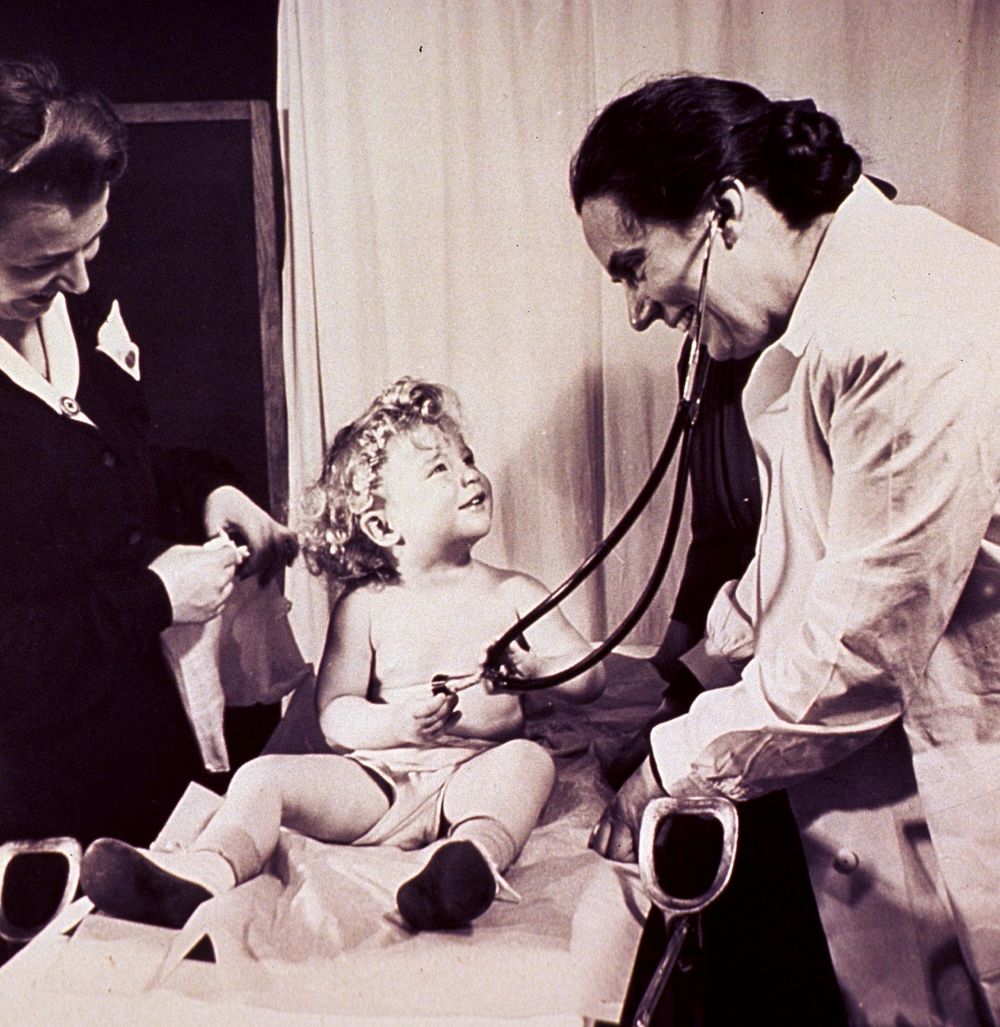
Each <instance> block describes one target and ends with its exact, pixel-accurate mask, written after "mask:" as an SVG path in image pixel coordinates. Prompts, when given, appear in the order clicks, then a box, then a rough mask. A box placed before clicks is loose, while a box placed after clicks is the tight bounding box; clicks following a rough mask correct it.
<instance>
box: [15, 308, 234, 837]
mask: <svg viewBox="0 0 1000 1027" xmlns="http://www.w3.org/2000/svg"><path fill="white" fill-rule="evenodd" d="M82 299H86V298H82ZM70 314H71V320H72V321H73V325H74V331H75V332H76V337H77V344H78V348H79V350H80V365H81V367H80V385H79V389H78V392H77V398H78V400H79V403H80V405H81V407H82V409H83V410H84V412H85V413H87V415H88V416H89V417H90V418H91V419H92V420H93V421H94V423H95V424H96V425H98V428H97V429H95V428H93V427H91V426H89V425H87V424H82V423H77V422H74V421H73V420H71V419H70V418H68V417H63V416H60V415H59V414H57V413H55V412H54V411H53V410H52V409H51V408H49V407H48V406H46V405H45V404H44V403H42V402H41V401H40V400H39V399H37V398H36V397H34V396H32V395H30V394H29V393H27V392H25V391H23V390H22V389H20V388H18V387H17V386H15V385H14V384H13V383H12V382H10V381H9V380H8V379H7V378H6V377H5V376H3V375H0V482H2V488H0V524H2V534H0V702H2V703H3V712H2V713H0V840H7V839H10V838H27V837H38V836H47V835H56V834H67V835H72V836H75V837H77V838H79V839H80V840H81V841H82V842H84V843H85V842H87V841H89V840H90V839H92V838H94V837H96V836H99V835H102V834H108V835H115V836H118V837H122V838H126V839H128V840H131V841H134V842H140V843H141V842H148V841H149V840H151V838H152V837H153V836H154V834H155V833H156V831H157V829H158V828H159V827H160V826H161V825H162V823H163V821H164V820H165V818H166V816H167V814H168V813H169V812H170V810H171V808H172V807H173V805H174V803H175V802H176V800H177V799H178V797H179V796H180V794H181V793H182V791H183V789H184V787H185V785H186V783H187V782H188V781H189V780H190V779H191V778H192V777H194V776H196V775H197V774H198V772H199V769H200V761H199V759H198V751H197V747H196V745H195V742H194V736H193V733H192V731H191V728H190V726H189V725H188V722H187V719H186V717H185V715H184V711H183V707H182V706H181V702H180V699H179V696H178V691H177V687H176V685H175V683H174V681H173V679H172V677H171V675H170V673H169V671H168V669H167V667H166V664H165V662H164V659H163V656H162V654H161V650H160V641H159V633H160V631H161V630H163V629H164V628H165V627H167V626H168V625H169V624H170V621H171V608H170V602H169V599H168V597H167V593H166V590H165V589H164V587H163V584H162V582H161V581H160V579H159V578H158V577H157V576H156V575H155V574H154V573H153V572H152V571H150V570H149V569H148V564H149V563H150V561H151V560H152V559H154V558H155V557H156V556H157V555H158V554H159V553H161V552H162V551H163V550H164V549H165V548H167V547H168V546H169V545H170V544H172V543H173V542H175V541H179V540H181V539H182V538H184V539H185V540H187V541H200V539H199V538H194V537H192V536H193V535H196V534H197V533H198V532H199V531H200V528H199V527H198V518H199V513H200V508H201V505H202V504H203V502H204V498H205V497H206V496H207V494H208V492H210V491H211V489H212V488H214V487H216V486H217V485H219V484H221V483H222V482H223V481H225V480H226V475H225V473H224V472H223V470H222V469H221V468H219V467H217V466H213V465H212V463H211V461H208V462H205V461H203V460H201V459H200V458H198V457H196V456H195V455H194V454H184V453H180V454H178V453H173V454H161V453H158V452H157V451H156V450H155V449H153V448H152V447H151V446H150V444H149V441H148V426H149V420H148V416H147V412H146V408H145V405H144V403H143V398H142V390H141V388H140V385H139V383H138V382H136V381H135V380H134V379H133V378H132V377H131V376H129V375H128V374H126V373H125V372H124V371H123V370H122V369H121V368H119V367H118V366H117V365H116V364H115V363H114V361H112V360H111V359H110V358H109V357H108V356H106V355H105V354H102V353H98V352H97V351H96V350H95V345H96V333H97V329H98V327H99V326H100V324H102V323H103V320H104V315H105V314H106V308H105V309H104V310H101V309H95V308H94V307H93V305H92V304H88V303H79V302H74V301H71V303H70ZM182 483H183V484H182Z"/></svg>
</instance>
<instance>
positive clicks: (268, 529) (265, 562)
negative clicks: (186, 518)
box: [204, 485, 299, 585]
mask: <svg viewBox="0 0 1000 1027" xmlns="http://www.w3.org/2000/svg"><path fill="white" fill-rule="evenodd" d="M204 524H205V532H206V534H208V536H209V537H210V538H211V537H212V536H214V535H217V534H218V533H219V532H220V531H224V532H226V534H227V535H230V536H232V537H233V538H234V540H235V541H237V542H240V543H242V544H245V545H246V546H247V548H248V549H249V550H250V559H249V560H247V562H246V563H245V564H244V566H243V568H242V570H241V572H240V576H241V577H250V576H251V575H254V574H256V575H258V576H259V577H260V583H261V585H266V584H267V583H268V582H269V581H270V580H271V579H272V578H273V577H274V576H275V575H276V574H277V573H278V572H279V571H280V570H281V568H282V567H285V566H287V565H288V564H290V563H291V562H292V561H293V560H294V559H295V556H296V554H297V553H298V551H299V547H298V542H297V541H296V539H295V536H294V534H293V533H292V532H291V531H289V530H288V528H286V527H285V526H284V525H283V524H279V523H278V522H277V521H276V520H274V518H273V517H271V516H270V514H268V513H267V512H266V511H265V510H262V509H261V508H260V507H259V506H258V505H257V504H256V503H255V502H253V500H252V499H250V498H249V496H246V495H244V494H243V493H242V492H240V490H239V489H237V488H234V487H233V486H232V485H222V486H221V487H220V488H217V489H216V490H215V491H214V492H212V493H211V494H210V495H209V497H208V499H206V500H205V511H204Z"/></svg>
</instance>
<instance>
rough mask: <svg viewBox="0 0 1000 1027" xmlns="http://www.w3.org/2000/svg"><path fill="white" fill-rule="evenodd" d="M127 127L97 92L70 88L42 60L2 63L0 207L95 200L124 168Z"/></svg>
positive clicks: (0, 80) (86, 202) (30, 59)
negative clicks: (15, 202)
mask: <svg viewBox="0 0 1000 1027" xmlns="http://www.w3.org/2000/svg"><path fill="white" fill-rule="evenodd" d="M126 162H127V157H126V134H125V126H124V125H123V124H122V121H121V119H120V118H119V117H118V115H117V114H116V113H115V110H114V108H113V107H112V106H111V104H110V103H109V102H108V101H107V100H106V99H105V98H104V97H103V96H101V95H100V94H99V93H72V92H69V91H67V90H66V88H65V87H64V85H63V82H62V79H61V77H60V75H59V71H58V70H57V68H56V67H55V65H54V64H52V63H51V62H50V61H47V60H45V59H44V58H29V59H25V60H4V61H0V204H4V205H9V203H10V202H11V200H17V199H41V200H52V201H57V202H62V203H66V204H70V205H78V204H88V203H94V202H96V201H97V200H98V199H99V198H100V196H101V194H102V192H103V191H104V187H105V186H107V185H110V184H111V183H113V182H115V181H117V180H118V179H119V178H120V177H121V175H122V174H123V172H124V171H125V165H126Z"/></svg>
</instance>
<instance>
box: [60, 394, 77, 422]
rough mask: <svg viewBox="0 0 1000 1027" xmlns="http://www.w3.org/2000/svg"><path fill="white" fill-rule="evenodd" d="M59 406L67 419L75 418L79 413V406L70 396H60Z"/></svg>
mask: <svg viewBox="0 0 1000 1027" xmlns="http://www.w3.org/2000/svg"><path fill="white" fill-rule="evenodd" d="M59 406H60V407H61V408H62V412H63V413H64V414H65V415H66V416H67V417H76V415H77V414H78V413H79V412H80V404H79V403H77V401H76V400H75V399H73V397H72V396H60V397H59Z"/></svg>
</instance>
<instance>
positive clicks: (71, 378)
mask: <svg viewBox="0 0 1000 1027" xmlns="http://www.w3.org/2000/svg"><path fill="white" fill-rule="evenodd" d="M40 322H41V330H42V337H43V338H44V340H45V355H46V357H47V358H48V362H49V376H50V377H49V379H46V378H45V376H44V375H43V374H40V373H39V372H38V371H36V370H35V368H33V367H32V366H31V364H29V363H28V361H27V360H25V358H24V357H23V356H21V354H20V353H19V352H18V351H17V350H16V349H14V347H13V346H11V345H10V344H9V343H7V342H3V343H2V344H0V374H5V375H6V376H7V377H8V378H9V379H10V380H11V381H12V382H13V383H14V384H15V385H16V386H18V387H19V388H21V389H24V391H25V392H28V393H30V394H31V395H32V396H35V397H37V398H38V399H40V400H41V401H42V402H43V403H44V404H45V405H46V406H48V407H51V409H52V410H54V411H55V412H56V413H57V414H61V415H62V416H63V417H69V418H70V419H72V420H74V421H79V422H82V423H84V424H89V425H93V424H94V422H93V421H91V420H90V418H89V417H87V415H86V414H85V413H84V412H83V411H82V410H81V409H80V405H79V404H78V403H77V401H76V391H77V389H78V388H79V386H80V354H79V352H78V351H77V348H76V338H75V336H74V335H73V326H72V325H71V324H70V320H69V312H68V311H67V310H66V297H65V296H63V294H62V293H58V294H57V295H56V298H55V300H53V302H52V306H51V307H49V309H48V310H47V311H46V312H45V313H44V314H42V316H41V318H40Z"/></svg>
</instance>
